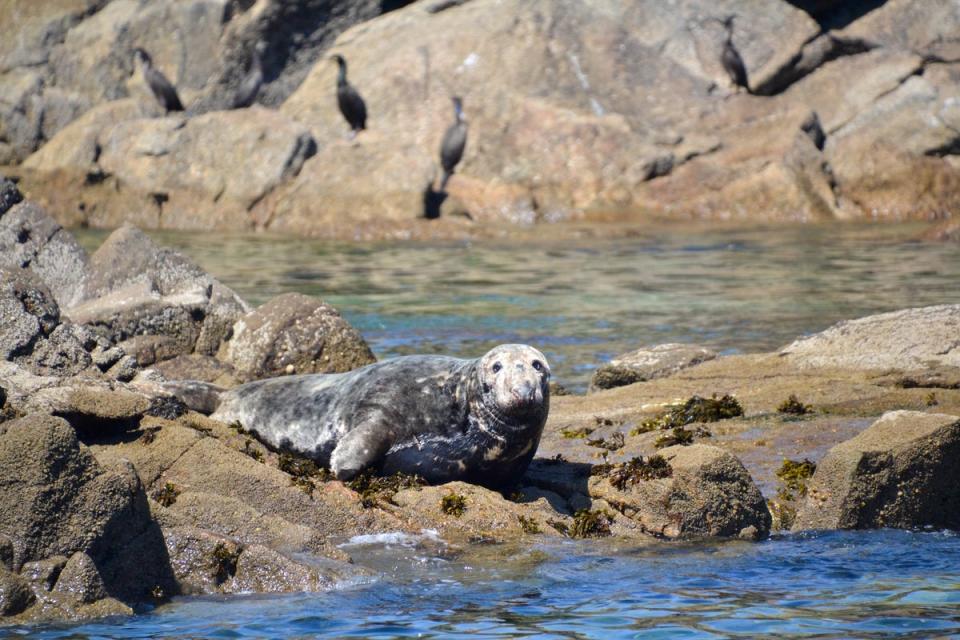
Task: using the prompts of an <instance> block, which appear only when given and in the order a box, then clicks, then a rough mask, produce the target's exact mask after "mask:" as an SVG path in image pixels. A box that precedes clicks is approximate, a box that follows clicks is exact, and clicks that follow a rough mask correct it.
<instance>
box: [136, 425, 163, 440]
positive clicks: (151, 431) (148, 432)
mask: <svg viewBox="0 0 960 640" xmlns="http://www.w3.org/2000/svg"><path fill="white" fill-rule="evenodd" d="M159 431H160V427H147V428H146V429H144V430H143V434H142V435H141V436H140V442H142V443H143V444H151V443H152V442H153V441H154V440H156V439H157V433H158V432H159Z"/></svg>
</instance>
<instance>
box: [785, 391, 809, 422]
mask: <svg viewBox="0 0 960 640" xmlns="http://www.w3.org/2000/svg"><path fill="white" fill-rule="evenodd" d="M777 412H778V413H786V414H789V415H792V416H802V415H806V414H808V413H812V412H813V408H812V407H811V406H810V405H808V404H803V403H802V402H800V399H799V398H797V396H796V395H795V394H793V393H791V394H790V397H789V398H787V399H786V400H784V401H783V402H781V403H780V406H779V407H777Z"/></svg>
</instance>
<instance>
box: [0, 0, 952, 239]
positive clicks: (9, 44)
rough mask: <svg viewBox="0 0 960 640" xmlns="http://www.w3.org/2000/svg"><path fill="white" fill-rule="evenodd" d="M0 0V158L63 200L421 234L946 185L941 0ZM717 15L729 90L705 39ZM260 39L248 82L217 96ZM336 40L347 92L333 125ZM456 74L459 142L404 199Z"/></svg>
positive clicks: (717, 43) (931, 200) (947, 42)
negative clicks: (736, 75)
mask: <svg viewBox="0 0 960 640" xmlns="http://www.w3.org/2000/svg"><path fill="white" fill-rule="evenodd" d="M12 2H13V7H14V10H12V11H9V12H4V15H2V16H0V36H9V37H0V79H2V82H0V87H2V88H0V166H3V165H6V166H5V168H4V172H5V173H6V174H7V175H8V176H16V177H17V179H18V180H19V184H20V185H21V188H22V189H23V191H24V192H25V193H27V194H28V195H29V196H30V197H31V198H32V199H33V200H35V201H36V202H38V203H40V204H42V205H43V206H45V207H46V208H47V210H48V211H49V212H50V213H51V215H53V216H54V217H55V219H56V220H58V221H59V222H60V223H61V224H63V225H65V226H68V227H73V226H80V225H87V226H93V227H102V228H116V227H119V226H121V225H122V224H124V223H129V224H134V225H136V226H138V227H140V228H149V229H208V230H209V229H237V230H253V229H261V230H272V231H276V232H281V233H292V234H298V235H309V236H315V237H327V238H336V239H363V240H371V239H383V238H426V239H429V238H469V237H476V236H496V235H498V234H504V233H512V232H514V231H516V230H517V229H524V228H529V227H542V226H545V225H552V224H553V223H558V222H563V223H566V224H577V223H581V224H582V223H587V224H590V225H594V226H595V227H596V228H597V230H596V231H595V232H598V233H603V232H604V231H603V229H604V228H605V227H604V225H602V224H599V223H604V222H617V223H638V222H647V221H650V220H683V221H689V220H709V221H726V220H741V221H753V222H757V221H763V222H771V223H775V224H782V223H785V222H791V221H801V222H815V221H828V220H829V221H836V220H906V219H911V220H943V219H947V218H949V217H950V216H951V213H952V212H953V211H955V210H956V209H957V206H958V196H957V194H958V193H960V166H958V163H957V160H956V159H957V149H958V148H960V134H958V131H960V111H958V109H957V106H956V105H957V100H958V97H960V94H958V89H957V87H958V86H960V82H958V80H957V79H958V77H960V40H958V39H957V37H956V34H957V33H958V32H960V15H958V13H957V11H956V7H955V5H954V4H953V3H952V2H951V1H950V0H930V1H929V2H927V3H926V4H925V6H924V10H923V11H917V10H916V7H915V6H914V3H912V2H910V1H909V0H887V1H886V2H874V1H866V0H865V1H862V2H840V1H838V0H832V1H819V2H800V1H794V2H787V1H786V0H776V1H771V2H766V3H762V5H757V4H756V3H749V2H746V1H745V0H729V1H726V2H723V3H721V4H719V5H717V4H716V3H711V2H706V1H705V0H683V1H681V2H676V3H673V4H671V5H670V6H669V7H666V6H664V5H663V3H659V2H640V3H631V4H629V5H623V6H620V5H617V6H615V7H614V6H612V5H610V4H609V3H605V2H593V1H589V2H584V1H582V0H562V1H561V0H537V1H531V0H510V1H509V2H501V1H499V0H469V1H467V2H454V3H451V2H443V1H438V0H420V1H418V2H405V1H399V2H392V3H381V2H371V1H364V2H355V1H354V0H349V1H346V0H305V1H303V2H298V3H292V4H291V3H285V2H281V1H280V0H259V1H258V2H255V3H240V4H239V5H238V4H236V3H232V2H227V1H226V0H189V1H181V0H177V1H176V2H174V1H173V0H159V1H157V2H154V3H153V5H152V6H151V8H150V10H149V11H146V10H144V11H141V10H139V9H138V6H137V2H135V0H69V1H67V2H63V3H39V4H38V3H36V2H35V0H12ZM389 9H392V10H389ZM729 15H735V16H737V21H736V23H735V29H734V32H733V34H732V44H733V45H734V46H735V47H736V48H737V50H738V51H739V55H740V56H741V57H742V59H743V61H744V64H745V66H746V68H747V71H748V73H749V82H748V87H749V90H748V91H746V92H744V91H734V90H733V88H732V87H730V85H729V83H728V81H727V79H726V77H725V75H724V71H723V68H722V67H721V65H720V62H719V60H720V50H721V48H722V46H723V42H724V29H723V27H722V26H721V18H723V17H725V16H729ZM24 16H26V17H24ZM171 33H172V34H176V37H164V36H162V35H160V34H171ZM15 34H16V35H15ZM257 43H259V44H262V45H263V46H264V47H265V51H266V53H265V56H264V61H263V64H264V68H265V79H266V81H265V85H264V88H263V92H262V94H261V96H260V99H259V103H258V104H255V105H254V106H252V107H250V108H245V109H232V110H230V109H228V107H229V105H230V100H231V97H232V96H233V95H234V94H236V92H237V91H239V87H240V85H241V83H242V80H243V78H244V69H245V65H246V64H247V58H248V57H249V55H250V54H249V52H250V51H251V50H252V49H253V48H254V46H255V45H256V44H257ZM135 46H142V47H145V48H147V49H149V50H151V51H152V52H153V55H154V57H155V61H156V64H157V66H158V67H159V68H160V69H162V70H164V72H165V73H166V74H167V75H168V76H170V78H171V79H172V80H173V82H174V83H175V84H176V85H177V87H178V89H179V90H180V92H181V93H182V94H183V97H184V100H185V102H186V103H187V110H186V112H183V113H180V112H178V113H173V114H170V115H165V116H164V115H161V114H160V113H158V109H157V105H156V104H155V102H154V101H153V100H152V97H151V96H150V94H149V92H148V91H147V90H146V87H145V86H144V84H143V82H142V80H140V79H139V76H138V75H132V67H131V64H132V63H131V61H130V55H131V53H132V50H133V47H135ZM332 52H336V53H338V54H342V55H343V56H345V57H346V58H347V59H348V60H349V61H350V69H351V76H350V77H351V82H352V83H353V84H354V85H355V86H356V87H357V88H358V89H359V91H360V92H361V93H362V94H363V96H364V98H365V100H366V102H367V107H368V111H369V116H370V117H369V122H368V128H367V130H365V131H363V132H362V133H361V135H358V136H357V137H356V138H355V139H347V127H346V123H345V122H343V119H342V118H341V116H340V114H339V113H338V112H337V109H336V107H335V104H336V96H335V75H336V67H335V65H334V64H332V63H331V62H330V60H328V59H327V58H328V56H327V54H328V53H332ZM454 94H455V95H460V96H463V97H464V104H465V112H466V116H467V119H468V122H469V126H470V136H469V143H468V145H467V150H466V155H465V156H464V159H463V161H462V163H461V165H460V166H459V167H458V169H457V173H456V174H455V176H454V178H453V179H452V180H451V182H450V185H449V197H448V198H446V199H445V200H444V201H443V202H442V204H440V205H437V208H438V211H437V212H435V215H436V214H439V215H438V216H437V219H434V220H425V219H423V214H424V213H425V212H424V208H425V207H424V198H425V188H426V186H427V185H428V184H430V183H431V182H432V181H433V180H435V179H436V178H437V177H438V175H439V167H438V165H437V157H436V155H437V148H438V144H439V141H440V138H441V135H442V133H443V131H444V129H445V128H446V126H447V125H448V124H449V100H450V96H451V95H454ZM955 226H956V225H955V223H952V222H951V221H947V222H945V223H944V225H943V227H942V228H940V229H937V230H935V231H932V232H931V233H930V234H929V237H930V238H938V239H947V240H949V239H954V238H956V236H957V234H956V229H955ZM609 233H617V231H610V232H609Z"/></svg>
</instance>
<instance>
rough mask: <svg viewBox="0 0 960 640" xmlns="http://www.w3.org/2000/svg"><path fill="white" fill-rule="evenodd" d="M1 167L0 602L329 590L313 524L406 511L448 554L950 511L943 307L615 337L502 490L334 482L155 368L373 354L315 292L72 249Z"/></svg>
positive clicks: (399, 519) (949, 388)
mask: <svg viewBox="0 0 960 640" xmlns="http://www.w3.org/2000/svg"><path fill="white" fill-rule="evenodd" d="M0 187H2V191H0V192H2V193H3V200H2V206H0V351H2V353H3V360H2V362H0V486H2V487H3V491H2V492H0V615H2V616H3V621H4V622H11V623H21V622H37V621H45V620H77V619H83V618H89V617H97V616H103V615H114V614H130V613H132V612H133V611H134V610H135V608H136V607H138V606H139V605H141V604H150V603H158V602H163V601H164V600H166V599H167V598H169V597H171V596H173V595H177V594H214V593H223V594H227V593H238V592H284V591H311V590H323V589H328V588H330V587H331V586H333V585H335V584H337V583H338V582H340V581H342V580H345V579H348V578H350V577H352V576H354V577H355V576H357V575H363V574H364V572H365V571H366V570H365V569H364V568H363V567H359V566H356V565H354V564H352V563H351V561H350V555H349V547H346V548H344V547H342V546H338V545H340V544H341V543H342V542H344V541H346V540H348V539H350V538H351V537H353V536H358V535H366V534H383V533H389V532H406V533H408V534H413V535H417V534H420V532H421V531H422V530H423V529H430V530H435V531H436V532H437V535H438V536H439V538H440V539H442V540H443V541H445V542H446V543H447V544H449V545H451V546H452V547H453V548H456V549H458V550H459V552H460V553H465V554H469V553H471V550H474V549H476V548H477V546H478V545H483V544H491V543H494V544H496V543H510V544H511V545H518V546H519V547H520V548H525V547H529V545H531V544H535V543H536V542H537V541H538V540H542V539H543V538H544V537H545V536H547V537H558V538H559V537H571V538H610V539H611V540H615V541H619V542H623V543H627V544H631V545H660V544H668V543H669V541H670V540H674V539H683V540H702V539H716V538H721V539H723V538H739V539H749V540H755V539H762V538H765V537H766V536H768V535H769V534H770V533H771V531H775V530H777V529H789V528H792V529H794V530H801V529H807V528H872V527H881V526H887V527H891V526H892V527H904V528H914V527H924V526H936V527H948V528H958V527H960V521H958V520H957V514H958V513H960V510H958V509H957V507H958V506H960V504H958V503H960V490H958V487H960V477H958V476H960V467H958V466H957V465H956V460H957V453H958V451H957V450H958V448H960V417H958V416H960V350H958V349H957V348H956V335H958V330H960V306H958V305H944V306H939V307H929V308H923V309H911V310H903V311H900V312H895V313H888V314H882V315H879V316H871V317H868V318H863V319H859V320H853V321H849V322H845V323H841V324H839V325H837V326H835V327H833V328H831V329H828V330H827V331H824V332H822V333H820V334H816V335H814V336H810V337H807V338H804V339H800V340H797V341H796V342H794V343H792V344H790V345H787V346H785V347H784V348H783V349H782V350H781V351H780V352H778V353H771V354H753V355H742V356H717V355H716V354H714V353H711V352H709V351H706V350H702V349H687V350H686V351H683V350H678V349H677V348H675V347H671V346H666V347H656V348H653V349H650V350H647V351H641V352H635V353H632V354H625V356H624V357H621V358H618V359H616V361H615V362H613V363H611V367H612V368H613V370H614V373H613V374H609V375H607V374H603V373H601V374H600V375H598V379H599V380H601V381H603V384H597V385H595V386H597V387H598V389H597V390H596V391H593V392H591V393H588V394H586V395H555V397H554V398H553V401H552V407H551V413H550V418H549V421H548V423H547V427H546V429H545V432H544V436H543V439H542V441H541V444H540V448H539V450H538V453H537V457H536V458H535V460H534V463H533V465H532V466H531V468H530V469H529V471H528V472H527V474H526V475H525V477H524V478H523V479H522V481H521V482H520V483H519V484H518V485H517V486H516V487H514V488H513V489H511V490H510V491H506V492H504V494H500V493H497V492H494V491H490V490H487V489H484V488H481V487H477V486H473V485H469V484H465V483H461V482H453V483H448V484H446V485H442V486H432V487H431V486H423V485H422V484H421V483H420V482H417V481H416V479H414V478H406V477H394V478H385V479H377V478H371V477H368V476H362V477H361V478H359V479H357V480H354V481H352V482H350V483H348V484H344V483H341V482H339V481H335V480H331V479H330V477H329V474H328V473H326V472H325V471H324V470H323V469H317V468H316V467H315V466H314V465H312V464H311V463H309V461H305V460H300V459H297V458H293V457H291V456H289V455H285V454H278V453H277V452H274V451H271V450H269V449H267V448H266V447H264V446H263V445H261V444H260V443H259V442H257V441H256V440H255V439H254V438H252V437H251V436H250V435H248V434H246V433H245V432H244V430H243V428H242V426H241V425H237V424H232V425H231V424H223V423H220V422H217V421H215V420H211V419H209V418H207V417H206V416H204V415H201V414H199V413H196V412H193V411H190V410H188V409H187V407H186V406H185V404H184V403H183V402H182V401H181V400H180V399H178V398H177V397H175V396H173V395H171V393H170V392H169V386H168V385H169V384H170V383H171V382H175V381H183V380H204V381H208V382H215V383H217V384H219V385H223V386H231V385H234V384H236V383H238V382H241V381H245V380H250V379H256V378H261V377H265V376H273V375H285V374H288V373H291V372H297V373H304V372H332V371H344V370H349V369H352V368H355V367H357V366H361V365H363V364H366V363H368V362H371V361H373V355H372V353H371V352H370V349H369V347H368V346H367V345H366V343H365V342H364V340H363V338H362V336H360V334H359V333H358V332H357V331H356V330H355V329H354V328H352V327H351V326H349V324H347V323H346V322H345V321H344V320H343V319H342V317H340V315H339V313H337V311H336V310H335V309H333V308H332V307H330V306H329V305H327V304H325V303H324V302H323V301H321V300H319V299H316V298H311V297H308V296H302V295H299V294H286V295H283V296H279V297H277V298H275V299H273V300H270V301H268V302H267V303H265V304H264V305H262V306H261V307H259V308H257V309H251V308H250V307H249V306H248V305H247V304H246V303H245V302H244V301H243V300H242V299H240V297H239V296H237V295H236V294H235V293H234V292H233V291H231V290H230V289H229V288H227V287H225V286H224V285H223V284H221V283H220V282H218V281H217V280H216V279H215V278H213V277H212V276H210V275H209V274H207V273H205V272H203V271H202V270H201V269H200V268H199V267H197V266H196V265H195V264H194V263H192V262H191V261H190V260H189V259H188V258H186V257H185V256H183V255H181V254H179V253H177V252H175V251H171V250H169V249H164V248H162V247H158V246H156V245H155V244H154V243H153V242H152V241H151V240H150V239H149V238H147V237H146V236H145V235H144V234H143V233H141V232H139V231H138V230H136V229H135V228H133V227H122V228H120V229H118V230H117V231H115V232H113V234H111V235H110V237H109V238H108V239H107V240H106V241H105V242H104V243H103V245H102V246H101V247H100V249H98V250H97V251H96V252H94V253H93V254H91V255H88V254H87V253H86V252H85V251H84V250H83V249H82V248H81V247H80V246H79V245H78V244H77V243H76V241H75V240H74V238H73V237H72V236H71V234H70V233H69V232H68V231H66V230H64V229H63V228H61V227H60V226H59V225H58V224H57V223H56V222H55V221H54V220H53V219H52V218H51V217H50V216H49V215H48V214H47V213H46V212H45V211H44V209H43V208H42V207H40V206H39V205H37V204H36V203H34V202H31V201H29V200H23V198H22V197H21V196H20V195H19V192H18V191H17V190H16V188H15V187H14V186H13V185H11V184H10V183H8V182H4V183H3V184H2V185H0ZM601 386H602V387H606V388H604V389H600V388H599V387H601ZM814 468H815V469H816V471H814Z"/></svg>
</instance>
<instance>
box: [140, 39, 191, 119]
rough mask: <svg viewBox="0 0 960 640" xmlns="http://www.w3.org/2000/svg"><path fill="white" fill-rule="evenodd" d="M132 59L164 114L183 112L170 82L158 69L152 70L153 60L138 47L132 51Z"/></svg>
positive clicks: (181, 104) (178, 97)
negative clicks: (136, 62) (138, 64)
mask: <svg viewBox="0 0 960 640" xmlns="http://www.w3.org/2000/svg"><path fill="white" fill-rule="evenodd" d="M133 57H134V58H135V59H136V60H137V61H138V62H139V63H140V68H141V70H142V71H143V80H144V82H146V83H147V86H148V87H150V91H151V92H152V93H153V97H155V98H156V99H157V102H158V103H159V104H160V106H161V107H163V110H164V111H165V112H166V113H170V112H171V111H183V103H181V102H180V96H178V95H177V90H176V89H174V87H173V85H172V84H171V83H170V81H169V80H167V77H166V76H165V75H163V73H161V72H160V70H159V69H156V68H154V66H153V59H152V58H151V57H150V54H149V53H147V52H146V51H144V50H143V49H141V48H140V47H137V48H136V49H134V50H133Z"/></svg>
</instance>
